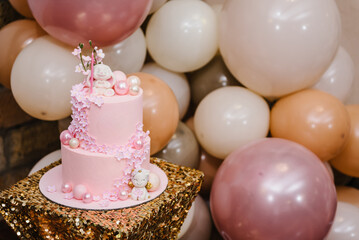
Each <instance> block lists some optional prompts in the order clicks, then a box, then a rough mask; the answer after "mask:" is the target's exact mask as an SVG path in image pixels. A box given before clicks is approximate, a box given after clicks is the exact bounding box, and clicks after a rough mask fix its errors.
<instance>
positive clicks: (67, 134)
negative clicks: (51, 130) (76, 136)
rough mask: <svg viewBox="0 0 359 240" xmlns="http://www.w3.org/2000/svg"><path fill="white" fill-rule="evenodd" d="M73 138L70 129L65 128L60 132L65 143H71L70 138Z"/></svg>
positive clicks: (62, 141) (61, 139)
mask: <svg viewBox="0 0 359 240" xmlns="http://www.w3.org/2000/svg"><path fill="white" fill-rule="evenodd" d="M72 138H73V136H72V134H71V133H70V131H69V130H64V131H62V132H61V134H60V141H61V143H62V144H64V145H69V142H70V140H71V139H72Z"/></svg>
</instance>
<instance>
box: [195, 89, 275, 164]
mask: <svg viewBox="0 0 359 240" xmlns="http://www.w3.org/2000/svg"><path fill="white" fill-rule="evenodd" d="M268 128H269V107H268V104H267V103H266V101H264V99H263V98H262V97H260V96H259V95H257V94H255V93H253V92H251V91H250V90H248V89H246V88H243V87H223V88H219V89H217V90H214V91H213V92H211V93H209V94H208V95H207V96H206V97H205V98H204V99H203V100H202V101H201V102H200V104H199V105H198V107H197V109H196V112H195V115H194V129H195V132H196V136H197V139H198V141H199V142H200V144H201V146H202V147H203V148H204V149H205V150H206V151H207V152H208V153H209V154H211V155H212V156H214V157H217V158H220V159H224V158H226V157H227V155H228V154H230V153H231V152H232V151H233V150H235V149H236V148H238V147H240V146H243V145H244V144H246V143H248V142H250V141H252V140H254V139H259V138H264V137H266V136H267V133H268Z"/></svg>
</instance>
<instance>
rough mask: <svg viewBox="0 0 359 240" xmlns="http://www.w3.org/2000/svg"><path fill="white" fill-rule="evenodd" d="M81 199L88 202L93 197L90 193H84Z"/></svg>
mask: <svg viewBox="0 0 359 240" xmlns="http://www.w3.org/2000/svg"><path fill="white" fill-rule="evenodd" d="M82 201H83V202H84V203H90V202H92V201H93V197H92V194H91V193H85V194H84V195H83V197H82Z"/></svg>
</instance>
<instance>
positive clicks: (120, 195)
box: [118, 190, 128, 201]
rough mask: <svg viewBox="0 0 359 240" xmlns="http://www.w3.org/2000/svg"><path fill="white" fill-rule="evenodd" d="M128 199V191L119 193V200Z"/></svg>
mask: <svg viewBox="0 0 359 240" xmlns="http://www.w3.org/2000/svg"><path fill="white" fill-rule="evenodd" d="M127 198H128V192H127V191H126V190H121V191H120V192H119V193H118V199H120V200H122V201H124V200H126V199H127Z"/></svg>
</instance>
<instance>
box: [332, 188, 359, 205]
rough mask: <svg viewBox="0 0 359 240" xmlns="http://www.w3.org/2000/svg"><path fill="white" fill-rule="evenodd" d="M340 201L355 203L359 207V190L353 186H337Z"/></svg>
mask: <svg viewBox="0 0 359 240" xmlns="http://www.w3.org/2000/svg"><path fill="white" fill-rule="evenodd" d="M336 189H337V198H338V201H341V202H346V203H350V204H353V205H355V206H357V207H359V190H358V189H356V188H353V187H347V186H337V187H336Z"/></svg>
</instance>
